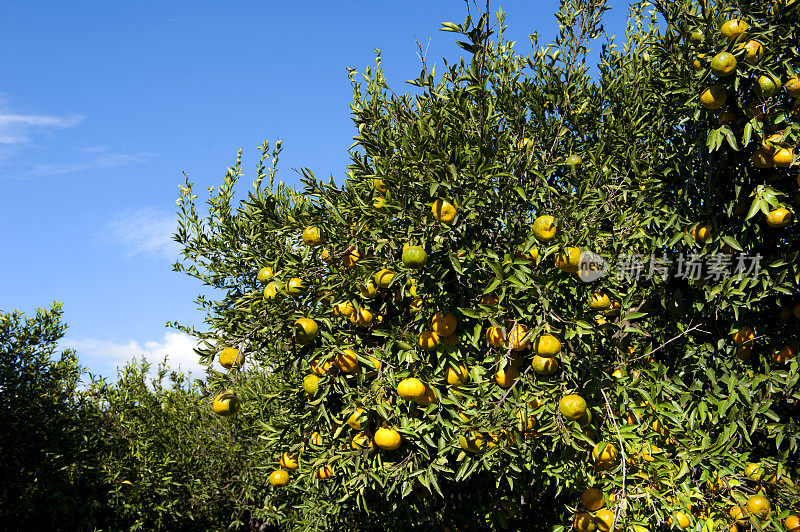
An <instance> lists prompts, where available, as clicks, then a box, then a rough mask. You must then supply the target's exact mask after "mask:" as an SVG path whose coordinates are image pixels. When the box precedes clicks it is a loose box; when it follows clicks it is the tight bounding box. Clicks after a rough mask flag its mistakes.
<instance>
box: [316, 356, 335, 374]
mask: <svg viewBox="0 0 800 532" xmlns="http://www.w3.org/2000/svg"><path fill="white" fill-rule="evenodd" d="M331 366H333V361H332V360H326V361H325V362H322V361H320V360H319V359H318V358H315V359H314V360H312V361H311V371H313V372H314V373H316V374H317V375H325V374H326V373H327V372H328V370H329V369H331Z"/></svg>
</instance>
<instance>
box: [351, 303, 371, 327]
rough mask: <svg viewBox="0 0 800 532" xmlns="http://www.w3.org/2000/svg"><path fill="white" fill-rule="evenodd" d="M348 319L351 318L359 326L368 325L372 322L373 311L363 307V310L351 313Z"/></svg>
mask: <svg viewBox="0 0 800 532" xmlns="http://www.w3.org/2000/svg"><path fill="white" fill-rule="evenodd" d="M347 319H348V320H350V323H352V324H354V325H356V326H358V327H366V326H367V325H369V324H370V323H372V319H373V316H372V312H370V311H369V310H368V309H365V308H361V310H359V311H358V312H354V313H352V314H350V316H348V318H347Z"/></svg>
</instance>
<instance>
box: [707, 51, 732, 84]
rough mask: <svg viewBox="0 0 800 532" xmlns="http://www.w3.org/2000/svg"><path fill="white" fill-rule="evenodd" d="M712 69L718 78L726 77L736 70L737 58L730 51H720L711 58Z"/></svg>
mask: <svg viewBox="0 0 800 532" xmlns="http://www.w3.org/2000/svg"><path fill="white" fill-rule="evenodd" d="M711 71H712V72H713V73H714V75H715V76H717V77H718V78H725V77H728V76H730V75H731V74H733V73H734V72H736V58H735V57H734V56H733V54H732V53H730V52H720V53H718V54H717V55H715V56H714V59H712V60H711Z"/></svg>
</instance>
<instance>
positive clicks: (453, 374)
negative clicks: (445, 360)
mask: <svg viewBox="0 0 800 532" xmlns="http://www.w3.org/2000/svg"><path fill="white" fill-rule="evenodd" d="M444 375H445V380H446V381H447V384H449V385H450V386H452V387H453V388H457V387H458V386H461V385H462V384H464V383H465V382H467V380H468V379H469V371H468V370H467V366H465V365H464V364H459V365H458V367H457V368H454V367H453V366H447V369H446V370H445V372H444Z"/></svg>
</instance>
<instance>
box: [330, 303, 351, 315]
mask: <svg viewBox="0 0 800 532" xmlns="http://www.w3.org/2000/svg"><path fill="white" fill-rule="evenodd" d="M355 311H356V307H355V305H353V304H352V303H351V302H350V301H344V302H342V303H336V304H335V305H334V306H333V314H334V315H336V316H344V317H348V316H350V315H352V314H353V312H355Z"/></svg>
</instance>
